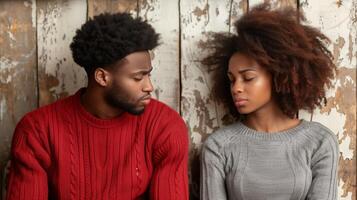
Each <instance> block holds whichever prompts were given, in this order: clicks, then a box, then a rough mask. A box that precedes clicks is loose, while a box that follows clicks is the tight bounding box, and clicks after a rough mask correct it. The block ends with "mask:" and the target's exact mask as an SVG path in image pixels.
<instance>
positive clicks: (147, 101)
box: [140, 95, 151, 105]
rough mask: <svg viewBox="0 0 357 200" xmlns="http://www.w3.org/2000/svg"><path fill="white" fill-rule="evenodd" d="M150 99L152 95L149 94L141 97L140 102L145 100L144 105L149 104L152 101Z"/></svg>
mask: <svg viewBox="0 0 357 200" xmlns="http://www.w3.org/2000/svg"><path fill="white" fill-rule="evenodd" d="M150 100H151V95H148V96H145V97H143V98H141V99H140V102H143V104H144V105H148V104H149V103H150Z"/></svg>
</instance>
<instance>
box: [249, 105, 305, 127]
mask: <svg viewBox="0 0 357 200" xmlns="http://www.w3.org/2000/svg"><path fill="white" fill-rule="evenodd" d="M243 123H244V124H245V125H246V126H248V127H249V128H252V129H254V130H256V131H261V132H266V133H275V132H280V131H284V130H288V129H290V128H293V127H295V126H297V125H298V124H299V123H300V120H299V119H296V118H290V117H288V116H287V115H286V114H284V113H283V112H282V110H281V109H280V108H279V107H278V106H277V105H274V104H271V105H266V106H265V107H264V108H261V109H259V110H257V111H255V112H253V113H250V114H248V115H247V116H246V118H245V120H244V121H243Z"/></svg>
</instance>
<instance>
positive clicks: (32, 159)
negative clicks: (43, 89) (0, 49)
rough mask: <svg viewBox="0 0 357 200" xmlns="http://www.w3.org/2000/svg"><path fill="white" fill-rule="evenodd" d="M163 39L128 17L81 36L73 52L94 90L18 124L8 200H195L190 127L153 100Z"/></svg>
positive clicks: (92, 26) (93, 25)
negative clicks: (154, 57) (155, 60)
mask: <svg viewBox="0 0 357 200" xmlns="http://www.w3.org/2000/svg"><path fill="white" fill-rule="evenodd" d="M158 38H159V36H158V34H157V33H155V30H154V29H153V28H152V27H151V26H150V25H149V24H147V22H146V21H143V20H142V19H140V18H137V19H134V18H132V17H131V16H130V15H129V14H126V13H122V14H101V15H99V16H96V17H94V18H93V19H90V20H89V21H88V22H86V23H85V24H84V25H83V26H82V27H81V29H80V30H78V31H77V32H76V36H75V37H74V39H73V42H72V44H71V50H72V54H73V58H74V61H75V62H76V63H77V64H79V65H80V66H82V67H83V68H84V69H85V71H86V73H87V76H88V86H87V87H86V88H82V89H80V90H79V91H78V92H77V93H76V94H75V95H73V96H70V97H68V98H65V99H62V100H59V101H57V102H55V103H53V104H50V105H48V106H45V107H42V108H40V109H38V110H35V111H33V112H31V113H28V114H26V115H25V116H24V117H23V118H22V120H21V121H20V122H19V124H18V125H17V127H16V130H15V133H14V137H13V143H12V165H11V168H10V175H9V182H8V193H7V199H36V200H41V199H110V200H112V199H121V200H127V199H128V200H129V199H130V200H131V199H160V200H175V199H177V200H181V199H188V183H187V160H188V134H187V129H186V126H185V124H184V122H183V120H182V119H181V117H180V116H179V115H178V114H177V113H176V112H175V111H174V110H172V109H170V108H169V107H168V106H166V105H164V104H163V103H161V102H159V101H157V100H154V99H151V98H150V93H151V92H152V91H153V86H152V84H151V81H150V77H149V76H150V72H151V70H152V69H153V68H152V65H151V59H150V54H149V50H151V49H153V48H155V47H156V46H157V45H158Z"/></svg>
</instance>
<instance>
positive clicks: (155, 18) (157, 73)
mask: <svg viewBox="0 0 357 200" xmlns="http://www.w3.org/2000/svg"><path fill="white" fill-rule="evenodd" d="M139 16H140V17H142V18H144V19H146V20H148V22H149V23H150V24H151V25H152V26H153V27H154V28H155V30H156V31H157V32H158V33H160V42H161V45H160V46H158V47H157V48H156V49H154V51H153V55H154V56H153V60H152V65H153V67H154V69H153V72H152V81H153V85H154V88H155V89H154V92H153V95H154V96H155V98H157V99H159V100H161V101H163V102H165V103H166V104H168V105H169V106H170V107H172V108H173V109H175V110H176V111H178V112H179V111H180V110H179V109H180V80H179V79H180V66H179V59H180V58H179V57H180V49H179V46H180V44H179V39H180V35H179V31H180V30H179V29H180V25H179V20H180V19H179V1H178V0H139Z"/></svg>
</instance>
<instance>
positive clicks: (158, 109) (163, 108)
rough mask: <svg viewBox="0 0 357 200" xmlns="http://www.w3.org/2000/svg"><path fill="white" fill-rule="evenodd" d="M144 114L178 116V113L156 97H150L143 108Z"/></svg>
mask: <svg viewBox="0 0 357 200" xmlns="http://www.w3.org/2000/svg"><path fill="white" fill-rule="evenodd" d="M143 114H144V115H148V116H151V117H152V116H154V115H156V116H158V117H179V118H181V117H180V115H179V113H178V112H177V111H176V110H174V109H173V108H171V107H170V106H168V105H167V104H165V103H164V102H161V101H159V100H156V99H151V101H150V103H149V105H148V106H147V107H146V108H145V111H144V113H143Z"/></svg>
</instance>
